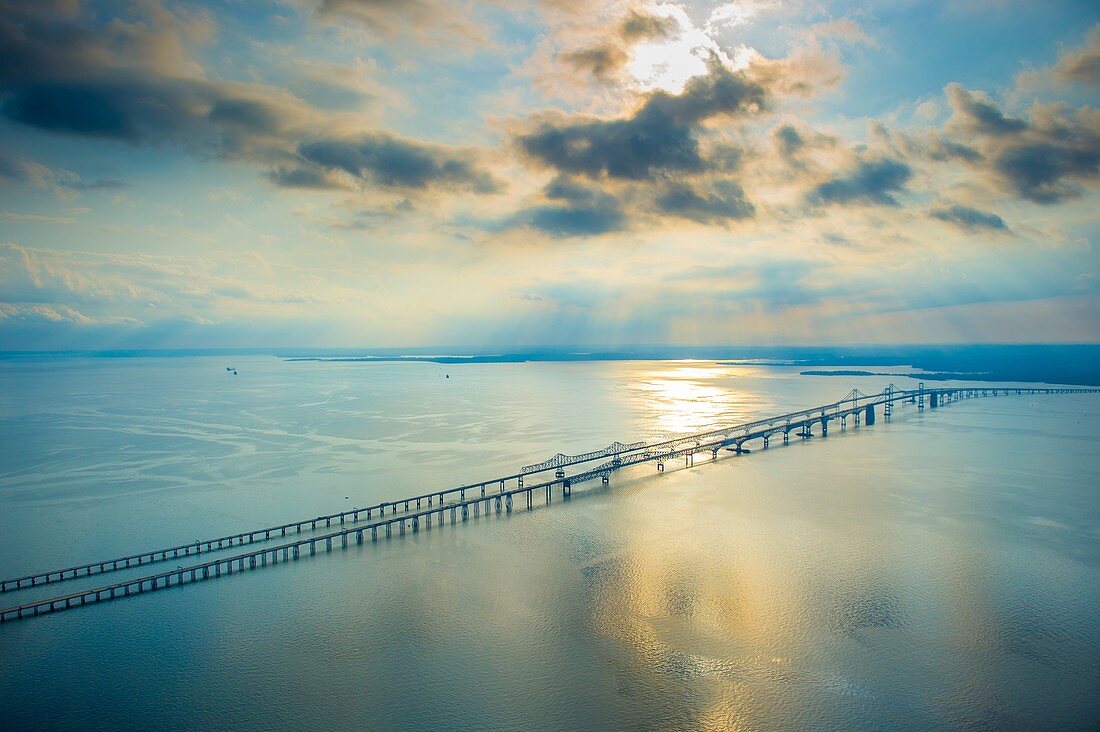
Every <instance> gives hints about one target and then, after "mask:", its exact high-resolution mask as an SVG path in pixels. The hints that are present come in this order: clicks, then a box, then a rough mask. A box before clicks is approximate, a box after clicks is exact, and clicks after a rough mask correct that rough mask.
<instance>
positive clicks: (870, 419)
mask: <svg viewBox="0 0 1100 732" xmlns="http://www.w3.org/2000/svg"><path fill="white" fill-rule="evenodd" d="M874 423H875V405H874V404H868V405H867V426H868V427H870V426H871V425H873V424H874Z"/></svg>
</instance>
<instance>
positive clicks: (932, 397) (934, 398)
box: [928, 392, 940, 409]
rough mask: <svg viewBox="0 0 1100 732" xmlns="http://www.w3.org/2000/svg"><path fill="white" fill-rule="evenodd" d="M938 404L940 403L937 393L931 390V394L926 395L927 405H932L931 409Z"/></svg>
mask: <svg viewBox="0 0 1100 732" xmlns="http://www.w3.org/2000/svg"><path fill="white" fill-rule="evenodd" d="M939 405H940V400H939V394H937V393H936V392H932V393H931V394H929V395H928V406H930V407H932V409H935V408H936V407H938V406H939Z"/></svg>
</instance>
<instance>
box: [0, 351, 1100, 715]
mask: <svg viewBox="0 0 1100 732" xmlns="http://www.w3.org/2000/svg"><path fill="white" fill-rule="evenodd" d="M226 365H232V366H236V367H237V369H238V371H239V373H240V375H239V376H236V377H234V376H233V375H232V374H230V373H227V372H226V371H225V370H224V368H225V366H226ZM845 368H850V366H848V365H845ZM875 370H881V369H880V368H876V369H875ZM797 372H798V369H795V368H789V367H766V366H719V365H716V364H714V363H713V362H615V363H551V364H547V363H530V364H479V365H463V366H441V365H435V364H427V363H376V364H363V363H353V364H342V363H316V362H298V363H288V362H283V361H279V360H277V359H274V358H266V357H249V358H244V359H236V360H235V361H234V362H232V363H230V362H227V361H225V359H224V358H217V359H210V358H197V357H192V358H163V359H161V358H146V359H96V360H87V359H78V358H65V359H57V360H33V361H28V360H9V361H0V436H2V440H0V575H3V576H4V577H12V576H15V575H18V574H22V573H24V572H30V571H36V570H42V569H46V568H53V567H56V566H61V565H67V564H69V563H75V562H79V561H84V560H90V559H99V558H107V557H113V556H116V555H120V554H126V553H130V552H133V551H137V550H141V549H149V548H155V547H158V546H161V545H169V544H175V543H181V542H186V541H192V540H194V539H195V538H206V537H210V536H216V535H220V534H222V533H227V532H231V531H235V530H240V529H244V528H253V527H259V526H261V525H267V524H272V523H281V522H283V521H286V520H289V519H292V518H301V517H307V516H315V515H317V514H319V513H328V512H331V511H335V510H339V509H342V508H348V507H351V506H365V505H368V504H371V503H377V502H378V501H380V500H384V499H389V498H396V497H399V496H403V495H409V494H413V493H418V492H421V491H423V490H427V489H430V488H434V487H443V486H450V485H455V484H457V483H459V482H467V481H471V480H477V479H483V478H489V477H492V476H493V475H497V474H504V473H509V472H512V471H514V470H515V469H516V468H517V467H518V466H520V465H523V464H527V463H531V462H536V461H539V460H542V459H544V458H546V457H549V456H550V455H552V454H553V453H555V452H557V451H559V450H560V451H563V452H566V453H575V452H581V451H586V450H590V449H594V448H597V447H600V446H603V445H606V444H608V443H610V442H611V441H613V440H616V439H618V440H622V441H632V440H637V439H654V438H657V437H660V436H664V435H667V434H675V433H683V432H693V431H698V430H702V429H706V428H708V427H712V426H717V425H721V424H726V423H729V422H738V421H742V420H747V419H752V418H754V417H757V416H763V415H767V414H772V413H779V412H782V411H786V410H789V409H796V408H802V407H806V406H810V405H812V404H819V403H825V402H828V401H832V400H834V399H836V398H838V397H840V396H842V395H843V394H844V393H846V392H847V391H848V390H849V389H850V388H851V387H852V386H853V385H858V386H859V387H860V388H861V389H862V390H863V391H866V392H872V391H877V390H878V389H880V388H881V387H882V386H885V384H886V382H887V381H888V380H889V379H888V378H880V377H876V378H861V379H849V378H837V377H800V376H798V374H797ZM448 374H449V376H450V378H446V376H447V375H448ZM894 381H895V382H896V383H897V384H898V385H899V386H903V387H906V386H910V385H911V384H912V382H910V381H909V380H907V379H904V378H900V377H899V378H897V379H895V380H894ZM879 417H880V419H879V422H878V424H876V425H875V426H874V427H872V428H861V429H859V430H855V429H853V428H852V427H851V425H849V429H848V430H847V431H846V432H841V431H840V430H839V429H838V428H837V426H836V425H833V428H832V429H831V430H830V436H829V437H828V438H827V439H821V438H815V439H813V440H811V441H809V442H806V443H801V442H798V443H796V442H792V444H791V445H790V446H787V447H783V446H781V445H778V444H777V443H779V440H778V439H776V440H775V443H773V447H772V448H771V449H769V450H767V451H762V450H754V452H753V453H752V454H751V455H745V456H740V457H734V456H732V455H730V456H728V457H724V458H723V460H721V461H720V462H718V463H717V464H710V463H709V462H708V461H704V460H703V459H702V456H700V459H699V460H698V462H697V464H696V467H695V468H693V469H690V470H670V471H669V472H667V473H665V474H663V475H658V474H657V473H656V472H655V470H654V469H653V468H652V467H651V466H646V467H639V468H632V469H630V470H628V471H624V472H623V473H621V474H616V476H615V477H614V478H613V479H612V485H611V487H610V488H609V489H604V488H601V487H600V486H599V484H598V483H597V484H595V485H592V484H588V485H587V486H586V487H585V490H584V491H583V492H582V490H581V489H580V488H578V489H577V491H576V492H575V493H574V496H573V499H572V500H571V501H569V502H566V503H562V502H555V503H554V504H553V505H552V506H551V507H549V508H539V509H537V510H535V511H533V512H531V513H528V512H526V511H525V510H520V511H517V512H516V513H514V514H513V515H511V516H509V517H503V518H497V517H491V518H484V517H483V518H482V519H480V520H478V521H476V522H475V521H471V522H470V523H468V524H465V525H461V526H457V527H451V526H446V527H444V528H442V529H440V528H439V527H436V528H434V529H432V530H431V531H422V532H421V533H419V534H416V535H412V534H408V535H406V536H405V537H403V538H394V539H391V540H389V541H385V540H380V541H379V542H378V543H377V544H376V545H371V544H370V543H369V542H368V543H367V544H365V545H363V546H361V547H360V546H355V545H352V546H351V547H349V548H348V549H347V550H346V551H339V550H338V551H335V552H333V553H332V554H330V555H325V554H322V555H320V556H318V557H313V558H303V559H302V560H300V561H299V562H297V563H291V564H286V565H283V564H280V565H279V566H277V567H274V568H268V569H265V570H263V571H258V572H254V573H245V574H243V575H234V576H232V577H228V578H223V579H220V580H216V581H213V582H205V583H199V584H196V585H193V586H187V587H183V588H179V589H173V590H169V591H163V592H157V593H153V594H150V595H144V596H141V597H138V598H131V599H127V600H122V601H119V602H113V603H105V604H102V605H98V606H90V607H87V608H81V609H77V610H73V611H71V612H62V613H58V614H55V615H48V616H43V617H39V618H36V619H32V620H27V621H24V622H18V623H7V624H4V625H3V626H0V723H2V726H3V727H4V728H5V729H8V728H10V729H24V728H31V727H62V728H101V727H115V726H137V727H142V728H148V727H154V726H155V727H159V728H162V729H196V728H218V729H241V730H249V729H256V728H260V727H263V728H283V729H302V728H320V727H328V728H337V729H343V728H356V729H363V728H367V729H386V730H400V729H448V730H464V729H469V730H474V729H478V730H480V729H502V730H503V729H509V730H511V729H524V730H528V729H563V728H568V729H670V730H672V729H677V730H678V729H683V730H694V729H714V730H720V729H778V728H803V729H838V728H872V729H957V728H990V729H998V728H1008V729H1073V728H1081V729H1092V728H1095V726H1096V723H1097V721H1098V720H1100V701H1098V700H1100V672H1098V670H1097V669H1100V619H1098V617H1097V613H1096V608H1097V607H1100V521H1098V513H1100V508H1098V506H1100V502H1098V501H1097V497H1096V492H1097V485H1096V483H1097V481H1096V475H1097V468H1098V467H1100V458H1098V457H1097V456H1098V455H1100V395H1055V396H1032V397H1015V396H1013V397H998V398H995V399H975V400H967V401H962V402H958V403H955V404H951V405H949V406H948V407H946V408H941V409H937V410H928V411H926V412H925V413H924V414H918V413H917V412H916V410H915V409H914V408H912V407H906V408H904V409H901V410H899V412H898V415H897V416H896V417H895V419H894V421H893V422H892V423H886V422H885V421H884V420H882V418H881V414H880V415H879ZM677 464H678V463H677ZM670 467H671V465H670ZM517 505H519V506H522V505H523V504H522V502H521V503H520V504H517ZM161 566H164V565H161ZM101 583H104V582H103V579H102V578H101V579H99V580H95V579H93V580H92V584H101ZM72 586H73V587H79V586H81V585H80V584H76V583H73V584H72ZM68 587H69V585H67V584H63V585H56V586H54V587H52V588H39V589H38V590H35V592H37V593H39V594H40V595H41V594H46V595H48V594H52V591H53V590H65V589H67V588H68ZM33 596H36V595H33V594H31V593H30V592H20V593H14V594H7V595H3V596H0V600H2V601H3V604H5V605H7V604H14V603H15V602H20V601H23V600H24V598H26V597H33Z"/></svg>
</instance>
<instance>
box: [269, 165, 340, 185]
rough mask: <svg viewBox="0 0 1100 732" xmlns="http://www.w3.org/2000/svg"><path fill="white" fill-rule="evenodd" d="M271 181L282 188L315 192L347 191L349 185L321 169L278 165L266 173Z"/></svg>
mask: <svg viewBox="0 0 1100 732" xmlns="http://www.w3.org/2000/svg"><path fill="white" fill-rule="evenodd" d="M264 177H266V178H267V179H268V180H269V181H271V182H272V183H274V184H275V185H277V186H279V187H280V188H307V189H314V190H346V189H347V187H348V186H347V185H346V184H345V183H343V182H342V181H340V180H338V179H336V178H335V177H334V176H332V175H330V174H329V173H327V172H326V171H324V170H322V169H320V168H315V167H314V168H303V167H299V166H289V165H278V166H276V167H275V168H273V169H272V170H269V171H268V172H266V173H264Z"/></svg>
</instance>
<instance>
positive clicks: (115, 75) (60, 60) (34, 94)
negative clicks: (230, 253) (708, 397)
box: [0, 2, 497, 193]
mask: <svg viewBox="0 0 1100 732" xmlns="http://www.w3.org/2000/svg"><path fill="white" fill-rule="evenodd" d="M45 5H48V3H45ZM357 5H363V6H371V7H375V6H377V7H381V6H386V7H388V8H390V9H391V10H393V11H394V12H405V11H404V10H402V9H401V8H402V7H404V5H405V4H404V3H396V2H395V3H358V4H357ZM413 5H415V3H413ZM11 7H12V8H14V9H13V10H12V12H11V13H10V14H8V15H5V16H4V17H0V115H3V116H4V117H7V118H8V119H9V120H11V121H13V122H17V123H20V124H23V125H27V126H30V127H34V128H37V129H40V130H44V131H48V132H55V133H64V134H71V135H80V136H84V137H97V138H105V139H114V140H121V141H125V142H128V143H131V144H135V145H140V144H149V145H163V144H175V145H178V146H180V147H181V148H183V149H186V150H188V151H191V152H193V153H196V154H199V155H201V156H204V157H207V156H214V157H222V158H236V159H245V160H248V161H251V162H254V163H258V164H261V165H263V166H264V167H267V168H268V169H269V172H268V173H266V176H267V177H268V179H269V180H271V181H272V182H273V183H275V184H276V185H280V186H288V187H299V188H349V187H351V186H350V181H348V182H345V181H341V180H340V179H339V176H338V175H335V172H336V171H342V172H343V173H346V174H348V175H350V176H352V177H353V178H355V179H357V180H358V181H360V182H368V183H370V184H372V185H376V186H382V187H394V188H401V189H426V188H452V189H460V190H468V191H474V192H476V193H487V192H491V191H494V190H496V188H497V184H496V182H495V181H494V180H493V178H492V177H491V176H490V175H489V174H488V173H486V172H484V171H483V170H482V169H481V168H480V167H479V166H478V165H477V163H476V161H475V159H474V156H473V154H472V153H469V152H466V151H453V150H448V149H445V148H442V147H439V146H432V145H425V144H420V143H417V142H414V141H410V140H405V139H402V138H399V137H396V136H393V135H388V134H385V133H379V132H364V133H361V134H359V135H357V136H354V135H349V136H347V137H343V138H339V139H337V138H332V137H329V136H326V135H324V134H320V133H318V132H317V130H318V129H320V128H323V126H324V125H325V123H326V118H325V116H324V115H322V114H320V113H319V111H318V110H317V109H315V108H312V107H310V106H309V105H307V104H306V103H305V102H303V101H301V100H300V99H297V98H296V97H293V96H292V95H290V94H288V93H286V92H285V91H282V90H278V89H274V88H271V87H267V86H264V85H260V84H242V83H234V82H219V81H212V80H210V79H208V78H206V76H205V75H204V74H203V73H202V71H201V68H200V67H198V65H197V64H196V63H195V61H194V60H193V59H192V58H191V57H190V55H189V54H188V52H187V48H188V46H189V44H194V43H197V42H199V41H200V40H201V38H202V31H203V28H205V25H204V23H203V22H200V20H196V19H195V18H192V17H190V16H184V15H181V14H179V13H181V12H182V11H177V10H174V9H173V10H169V9H166V8H163V7H160V6H158V5H156V4H154V3H151V4H148V5H140V4H139V5H135V6H133V8H131V10H129V11H127V12H128V13H130V14H131V15H127V16H126V17H117V18H113V19H110V20H109V22H105V23H101V24H100V25H98V26H95V27H87V26H85V25H82V24H81V23H83V22H88V23H90V22H92V21H91V20H89V19H88V18H87V16H84V15H77V16H66V15H65V14H63V13H57V14H51V13H48V12H42V11H40V10H39V9H36V6H35V5H32V4H26V3H18V4H16V5H15V6H11ZM409 12H413V10H409Z"/></svg>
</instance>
